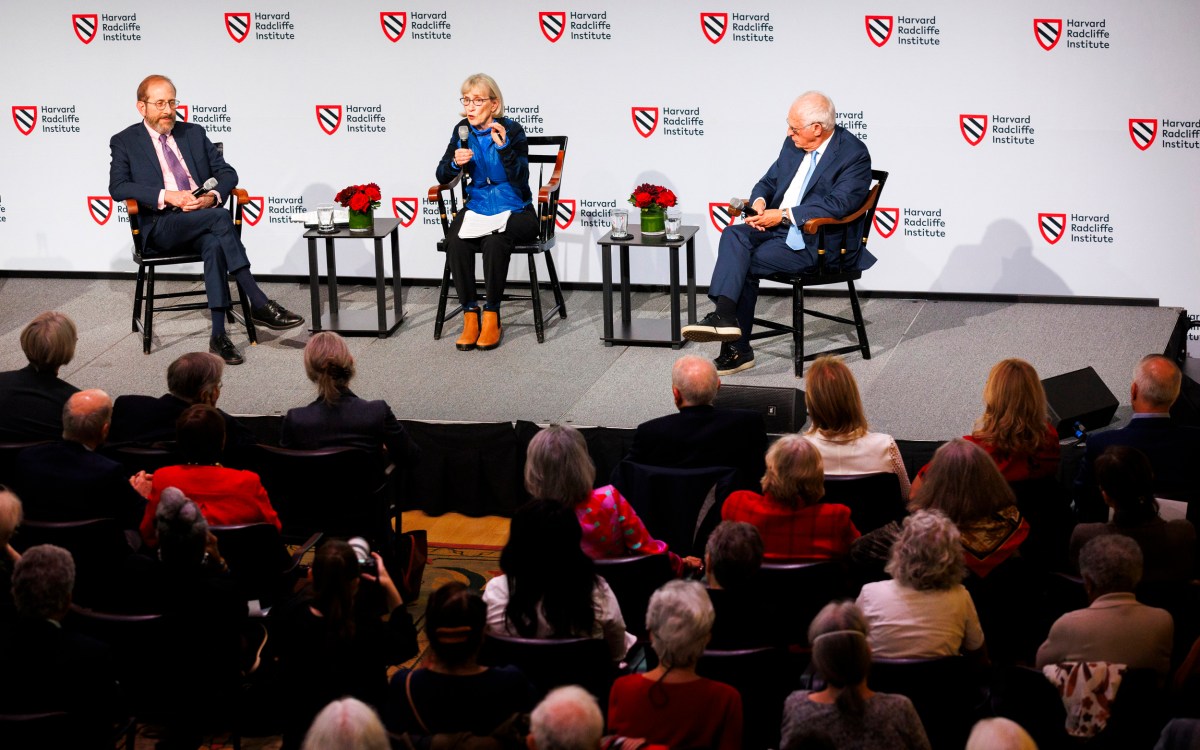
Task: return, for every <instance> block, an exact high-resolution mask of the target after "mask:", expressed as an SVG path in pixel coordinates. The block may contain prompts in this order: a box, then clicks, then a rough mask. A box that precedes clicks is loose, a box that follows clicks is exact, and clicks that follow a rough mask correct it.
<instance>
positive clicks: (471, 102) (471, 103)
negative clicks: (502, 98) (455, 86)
mask: <svg viewBox="0 0 1200 750" xmlns="http://www.w3.org/2000/svg"><path fill="white" fill-rule="evenodd" d="M495 99H496V97H494V96H489V97H488V98H486V99H480V98H479V97H475V98H474V99H471V98H468V97H465V96H464V97H463V98H461V99H459V100H458V101H459V102H460V103H461V104H462V105H463V106H464V107H482V106H483V105H484V104H487V103H488V102H490V101H495Z"/></svg>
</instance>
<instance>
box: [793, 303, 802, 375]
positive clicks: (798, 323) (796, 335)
mask: <svg viewBox="0 0 1200 750" xmlns="http://www.w3.org/2000/svg"><path fill="white" fill-rule="evenodd" d="M792 356H793V357H794V358H795V363H794V369H795V374H796V377H797V378H802V377H804V287H803V286H801V285H799V284H793V285H792Z"/></svg>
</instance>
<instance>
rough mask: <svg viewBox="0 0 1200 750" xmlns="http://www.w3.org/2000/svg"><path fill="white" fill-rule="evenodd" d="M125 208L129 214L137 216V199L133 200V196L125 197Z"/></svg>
mask: <svg viewBox="0 0 1200 750" xmlns="http://www.w3.org/2000/svg"><path fill="white" fill-rule="evenodd" d="M125 210H126V211H128V212H129V215H130V216H137V212H138V205H137V201H135V200H134V199H133V198H126V199H125Z"/></svg>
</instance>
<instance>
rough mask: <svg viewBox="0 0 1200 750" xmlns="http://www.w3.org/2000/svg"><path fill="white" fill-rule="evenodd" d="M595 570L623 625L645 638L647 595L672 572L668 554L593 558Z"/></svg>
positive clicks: (666, 579)
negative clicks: (613, 599) (616, 605)
mask: <svg viewBox="0 0 1200 750" xmlns="http://www.w3.org/2000/svg"><path fill="white" fill-rule="evenodd" d="M596 573H597V574H598V575H600V576H601V577H603V578H604V580H605V581H606V582H607V583H608V587H609V588H611V589H612V591H613V595H614V596H616V597H617V603H618V604H620V605H621V616H622V617H624V618H625V629H626V630H627V631H629V632H630V633H633V634H634V635H636V636H637V637H638V640H639V641H643V642H645V641H646V607H647V606H649V604H650V596H651V595H652V594H653V593H654V592H655V591H658V588H659V587H660V586H662V585H663V584H664V583H666V582H667V581H670V580H671V579H672V578H674V577H675V575H674V574H673V573H672V571H671V560H670V558H668V557H667V555H665V554H663V555H632V556H630V557H611V558H607V559H603V558H602V559H598V560H596Z"/></svg>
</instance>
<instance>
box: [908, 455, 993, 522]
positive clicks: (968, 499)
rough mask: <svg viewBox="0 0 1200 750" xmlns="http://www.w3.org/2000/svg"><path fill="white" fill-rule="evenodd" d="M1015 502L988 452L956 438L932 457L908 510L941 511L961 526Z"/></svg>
mask: <svg viewBox="0 0 1200 750" xmlns="http://www.w3.org/2000/svg"><path fill="white" fill-rule="evenodd" d="M1016 501H1017V499H1016V496H1015V495H1013V491H1012V488H1011V487H1009V486H1008V482H1006V481H1004V476H1003V475H1001V474H1000V470H999V469H998V468H996V462H995V461H993V460H992V457H991V456H989V455H988V454H987V451H985V450H984V449H983V448H980V447H979V446H978V445H975V444H974V443H972V442H971V441H969V440H964V439H963V438H954V439H953V440H951V441H949V442H947V443H946V444H945V445H943V446H942V447H941V448H938V449H937V451H936V452H935V453H934V454H933V460H932V461H930V462H929V468H927V469H926V470H925V476H924V479H923V480H922V482H921V485H920V486H919V487H918V488H917V489H916V491H915V492H913V496H912V501H911V502H910V503H909V505H908V509H909V510H911V511H918V510H929V509H932V510H940V511H941V512H942V513H945V514H946V515H947V516H949V517H950V520H951V521H953V522H954V523H956V524H962V523H966V522H968V521H974V520H976V519H978V518H983V517H985V516H989V515H991V514H992V513H995V512H996V511H998V510H1001V509H1003V508H1007V507H1008V506H1010V505H1013V504H1014V503H1016Z"/></svg>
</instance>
